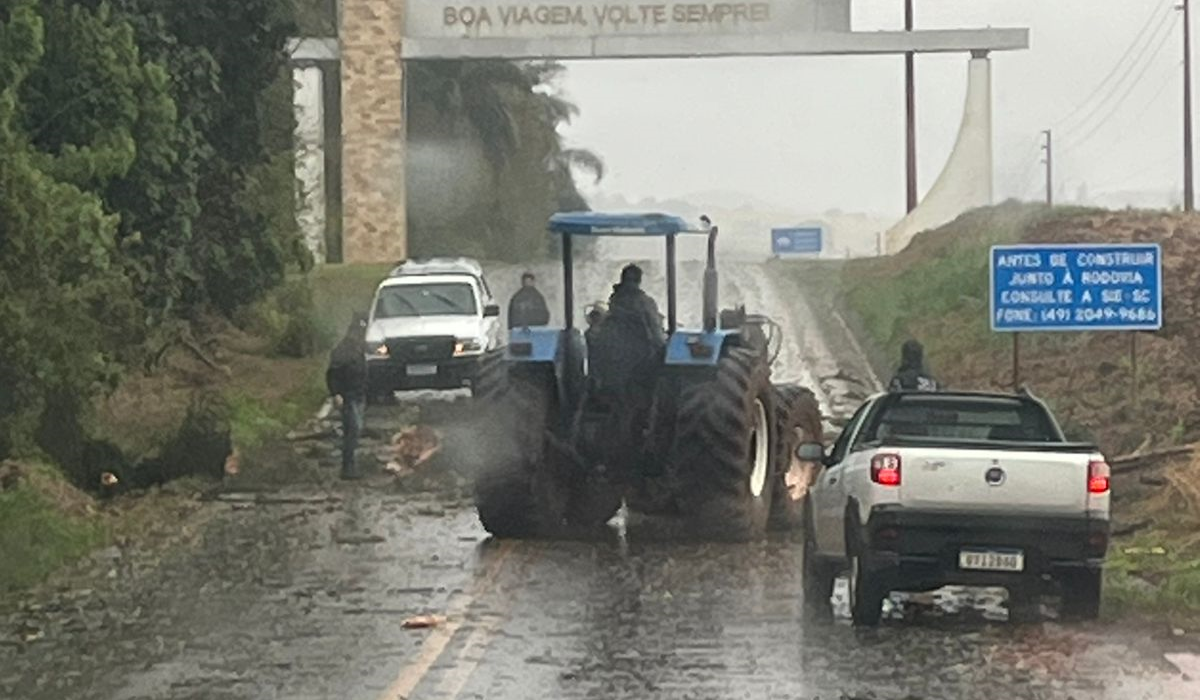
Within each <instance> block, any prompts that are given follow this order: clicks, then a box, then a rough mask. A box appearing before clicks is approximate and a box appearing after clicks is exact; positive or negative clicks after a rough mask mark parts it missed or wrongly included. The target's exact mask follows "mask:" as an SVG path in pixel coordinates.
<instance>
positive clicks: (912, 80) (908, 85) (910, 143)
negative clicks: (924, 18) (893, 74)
mask: <svg viewBox="0 0 1200 700" xmlns="http://www.w3.org/2000/svg"><path fill="white" fill-rule="evenodd" d="M904 30H905V31H908V32H911V31H912V30H913V0H904ZM914 58H915V54H914V53H913V52H912V51H909V52H907V53H905V54H904V114H905V128H906V141H905V161H904V163H905V173H906V177H907V184H908V201H907V203H908V211H912V210H913V209H916V208H917V95H916V76H915V74H914V70H915V68H914Z"/></svg>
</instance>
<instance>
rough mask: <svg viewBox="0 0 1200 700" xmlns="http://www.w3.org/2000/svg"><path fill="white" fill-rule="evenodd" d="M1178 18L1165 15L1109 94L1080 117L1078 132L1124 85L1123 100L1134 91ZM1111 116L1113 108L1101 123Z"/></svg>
mask: <svg viewBox="0 0 1200 700" xmlns="http://www.w3.org/2000/svg"><path fill="white" fill-rule="evenodd" d="M1177 20H1178V17H1176V15H1175V14H1174V13H1171V14H1168V15H1166V16H1165V17H1163V19H1162V21H1161V22H1160V23H1159V25H1158V27H1156V28H1155V30H1154V32H1153V33H1152V34H1151V35H1150V40H1149V41H1147V42H1146V43H1145V44H1143V45H1142V48H1141V50H1140V51H1139V52H1138V55H1137V57H1136V58H1134V59H1133V60H1132V61H1131V62H1130V63H1129V64H1128V65H1126V66H1125V71H1124V72H1123V73H1122V74H1121V76H1120V77H1119V78H1118V79H1117V81H1116V82H1114V83H1113V85H1112V88H1111V89H1110V90H1109V91H1108V94H1107V95H1106V96H1105V97H1104V99H1102V100H1100V101H1099V102H1097V103H1096V104H1095V105H1094V106H1093V107H1092V109H1091V110H1090V111H1088V113H1087V115H1086V116H1084V117H1083V118H1082V119H1080V120H1079V121H1078V122H1077V123H1076V124H1075V127H1074V131H1076V132H1078V131H1080V130H1082V129H1083V128H1084V127H1085V126H1086V125H1088V123H1089V122H1091V121H1092V118H1093V117H1095V116H1096V115H1097V114H1100V113H1101V110H1102V109H1103V108H1104V107H1105V106H1106V103H1108V102H1109V101H1110V100H1111V98H1112V96H1113V95H1115V94H1117V92H1118V91H1119V90H1121V89H1122V88H1123V87H1124V88H1125V95H1124V97H1122V98H1121V100H1123V99H1125V98H1126V97H1128V95H1129V92H1130V91H1132V90H1133V88H1134V87H1136V86H1137V83H1138V81H1139V80H1140V79H1141V77H1142V76H1144V75H1145V73H1146V70H1147V68H1148V67H1149V66H1150V65H1151V64H1153V63H1154V59H1155V58H1157V57H1158V54H1160V53H1162V50H1163V48H1164V47H1165V46H1166V44H1167V42H1166V38H1167V35H1168V34H1169V33H1170V31H1171V29H1173V28H1174V26H1175V21H1177ZM1164 30H1166V31H1164ZM1152 48H1153V49H1154V53H1153V54H1152V55H1151V56H1150V59H1149V60H1148V61H1147V62H1146V63H1143V62H1142V59H1144V58H1146V54H1147V52H1148V51H1150V50H1151V49H1152ZM1139 65H1140V66H1141V68H1142V72H1141V74H1139V75H1138V77H1137V78H1134V80H1133V81H1132V82H1131V83H1129V84H1128V85H1125V82H1126V78H1128V77H1129V76H1131V75H1133V73H1134V71H1135V70H1137V69H1138V67H1139ZM1118 102H1120V100H1118ZM1111 116H1112V110H1109V113H1108V115H1107V116H1105V117H1104V118H1103V119H1101V123H1102V122H1103V121H1104V119H1107V118H1109V117H1111Z"/></svg>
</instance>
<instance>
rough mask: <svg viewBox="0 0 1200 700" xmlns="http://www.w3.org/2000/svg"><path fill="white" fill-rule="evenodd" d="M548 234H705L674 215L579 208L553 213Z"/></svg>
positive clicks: (705, 232)
mask: <svg viewBox="0 0 1200 700" xmlns="http://www.w3.org/2000/svg"><path fill="white" fill-rule="evenodd" d="M548 228H549V229H550V232H551V233H558V234H565V235H568V236H646V237H654V236H673V235H675V234H678V233H702V234H706V235H707V234H708V229H697V228H693V227H691V226H689V225H688V223H687V222H686V221H684V220H683V219H682V218H680V217H678V216H670V215H668V214H600V213H597V212H590V211H581V212H567V213H562V214H555V215H553V216H551V217H550V224H549V226H548Z"/></svg>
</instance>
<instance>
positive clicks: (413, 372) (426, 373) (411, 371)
mask: <svg viewBox="0 0 1200 700" xmlns="http://www.w3.org/2000/svg"><path fill="white" fill-rule="evenodd" d="M435 374H437V365H409V366H408V376H410V377H432V376H433V375H435Z"/></svg>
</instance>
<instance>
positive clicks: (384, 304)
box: [375, 282, 478, 318]
mask: <svg viewBox="0 0 1200 700" xmlns="http://www.w3.org/2000/svg"><path fill="white" fill-rule="evenodd" d="M477 312H478V307H477V306H476V303H475V289H474V287H472V286H471V285H470V284H467V283H465V282H440V283H434V284H406V285H395V286H391V287H384V288H383V289H380V290H379V299H378V301H376V302H375V318H400V317H406V316H473V315H475V314H476V313H477Z"/></svg>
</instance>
